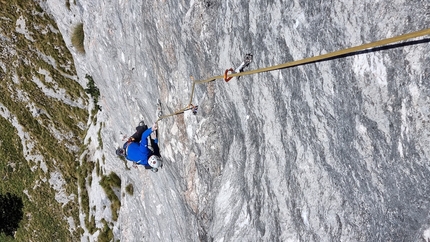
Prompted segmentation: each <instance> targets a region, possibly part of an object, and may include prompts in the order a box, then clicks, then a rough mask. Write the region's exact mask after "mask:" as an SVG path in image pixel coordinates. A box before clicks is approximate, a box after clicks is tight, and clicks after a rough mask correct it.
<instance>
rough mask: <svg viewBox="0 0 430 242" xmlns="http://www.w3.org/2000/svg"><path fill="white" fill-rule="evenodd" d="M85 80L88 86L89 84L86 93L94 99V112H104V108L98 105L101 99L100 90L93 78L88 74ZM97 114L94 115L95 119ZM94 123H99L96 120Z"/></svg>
mask: <svg viewBox="0 0 430 242" xmlns="http://www.w3.org/2000/svg"><path fill="white" fill-rule="evenodd" d="M85 78H86V79H87V80H88V84H87V88H85V92H86V93H88V94H89V95H90V96H91V97H92V98H93V102H94V105H95V109H94V111H95V113H97V111H101V110H102V107H101V106H99V105H98V102H99V97H100V90H99V88H98V87H97V86H96V84H95V82H94V79H93V77H92V76H90V75H88V74H86V75H85ZM95 113H94V114H93V116H94V118H97V117H96V115H95ZM94 122H97V120H94Z"/></svg>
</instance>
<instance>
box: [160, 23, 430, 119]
mask: <svg viewBox="0 0 430 242" xmlns="http://www.w3.org/2000/svg"><path fill="white" fill-rule="evenodd" d="M429 34H430V29H424V30H420V31H416V32H412V33H408V34H404V35H399V36H396V37H392V38H387V39H383V40H379V41H375V42H372V43H367V44H363V45H359V46H355V47H351V48H347V49H343V50H338V51H334V52H330V53H327V54H323V55H319V56H314V57H309V58H305V59H302V60H297V61H291V62H287V63H284V64H280V65H274V66H269V67H266V68H260V69H256V70H251V71H245V72H237V73H233V72H234V71H233V69H232V68H230V69H227V70H226V71H225V72H224V75H219V76H214V77H211V78H208V79H205V80H201V81H194V80H193V86H192V88H191V95H190V101H189V103H188V105H187V106H186V107H185V108H182V109H180V110H178V111H176V112H174V113H171V114H168V115H164V116H160V117H159V118H158V120H157V122H158V121H160V120H162V119H164V118H167V117H171V116H175V115H178V114H181V113H184V112H185V111H187V110H193V112H194V110H196V106H194V105H193V104H192V101H193V96H194V88H195V86H196V85H197V84H203V83H208V82H212V81H215V80H217V79H224V81H226V82H228V81H229V80H230V79H231V78H233V77H239V76H246V75H253V74H258V73H263V72H269V71H274V70H280V69H285V68H289V67H294V66H299V65H304V64H309V63H313V62H317V61H322V60H327V59H331V58H335V57H339V56H345V55H348V54H352V53H356V52H358V51H362V50H366V49H371V48H375V47H381V46H384V45H388V44H393V43H396V42H400V41H405V40H408V39H412V38H417V37H422V36H424V35H429ZM230 72H232V73H231V74H229V73H230Z"/></svg>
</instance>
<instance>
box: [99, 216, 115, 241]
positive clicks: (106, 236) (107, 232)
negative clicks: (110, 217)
mask: <svg viewBox="0 0 430 242" xmlns="http://www.w3.org/2000/svg"><path fill="white" fill-rule="evenodd" d="M102 223H103V229H102V230H101V231H100V234H99V237H98V238H97V241H98V242H110V241H112V240H113V232H112V230H111V229H110V228H109V225H108V223H107V222H106V220H104V219H103V220H102Z"/></svg>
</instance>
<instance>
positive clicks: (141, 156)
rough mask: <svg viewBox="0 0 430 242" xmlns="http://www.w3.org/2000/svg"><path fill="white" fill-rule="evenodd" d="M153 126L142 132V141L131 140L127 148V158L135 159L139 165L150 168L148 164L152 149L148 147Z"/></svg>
mask: <svg viewBox="0 0 430 242" xmlns="http://www.w3.org/2000/svg"><path fill="white" fill-rule="evenodd" d="M151 133H152V128H149V129H147V130H146V131H145V132H143V133H142V136H141V137H142V138H141V140H140V143H136V142H131V143H128V147H127V148H126V150H127V152H126V154H127V155H126V157H125V158H127V160H130V161H134V162H136V163H137V164H139V165H143V166H145V167H147V168H150V166H149V164H148V158H149V157H150V156H151V155H152V151H151V150H150V149H149V148H148V139H147V138H148V136H149V135H151Z"/></svg>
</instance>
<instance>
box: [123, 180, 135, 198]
mask: <svg viewBox="0 0 430 242" xmlns="http://www.w3.org/2000/svg"><path fill="white" fill-rule="evenodd" d="M125 191H126V192H127V193H128V194H130V195H132V196H133V192H134V187H133V184H131V183H130V184H128V185H127V186H126V187H125Z"/></svg>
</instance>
